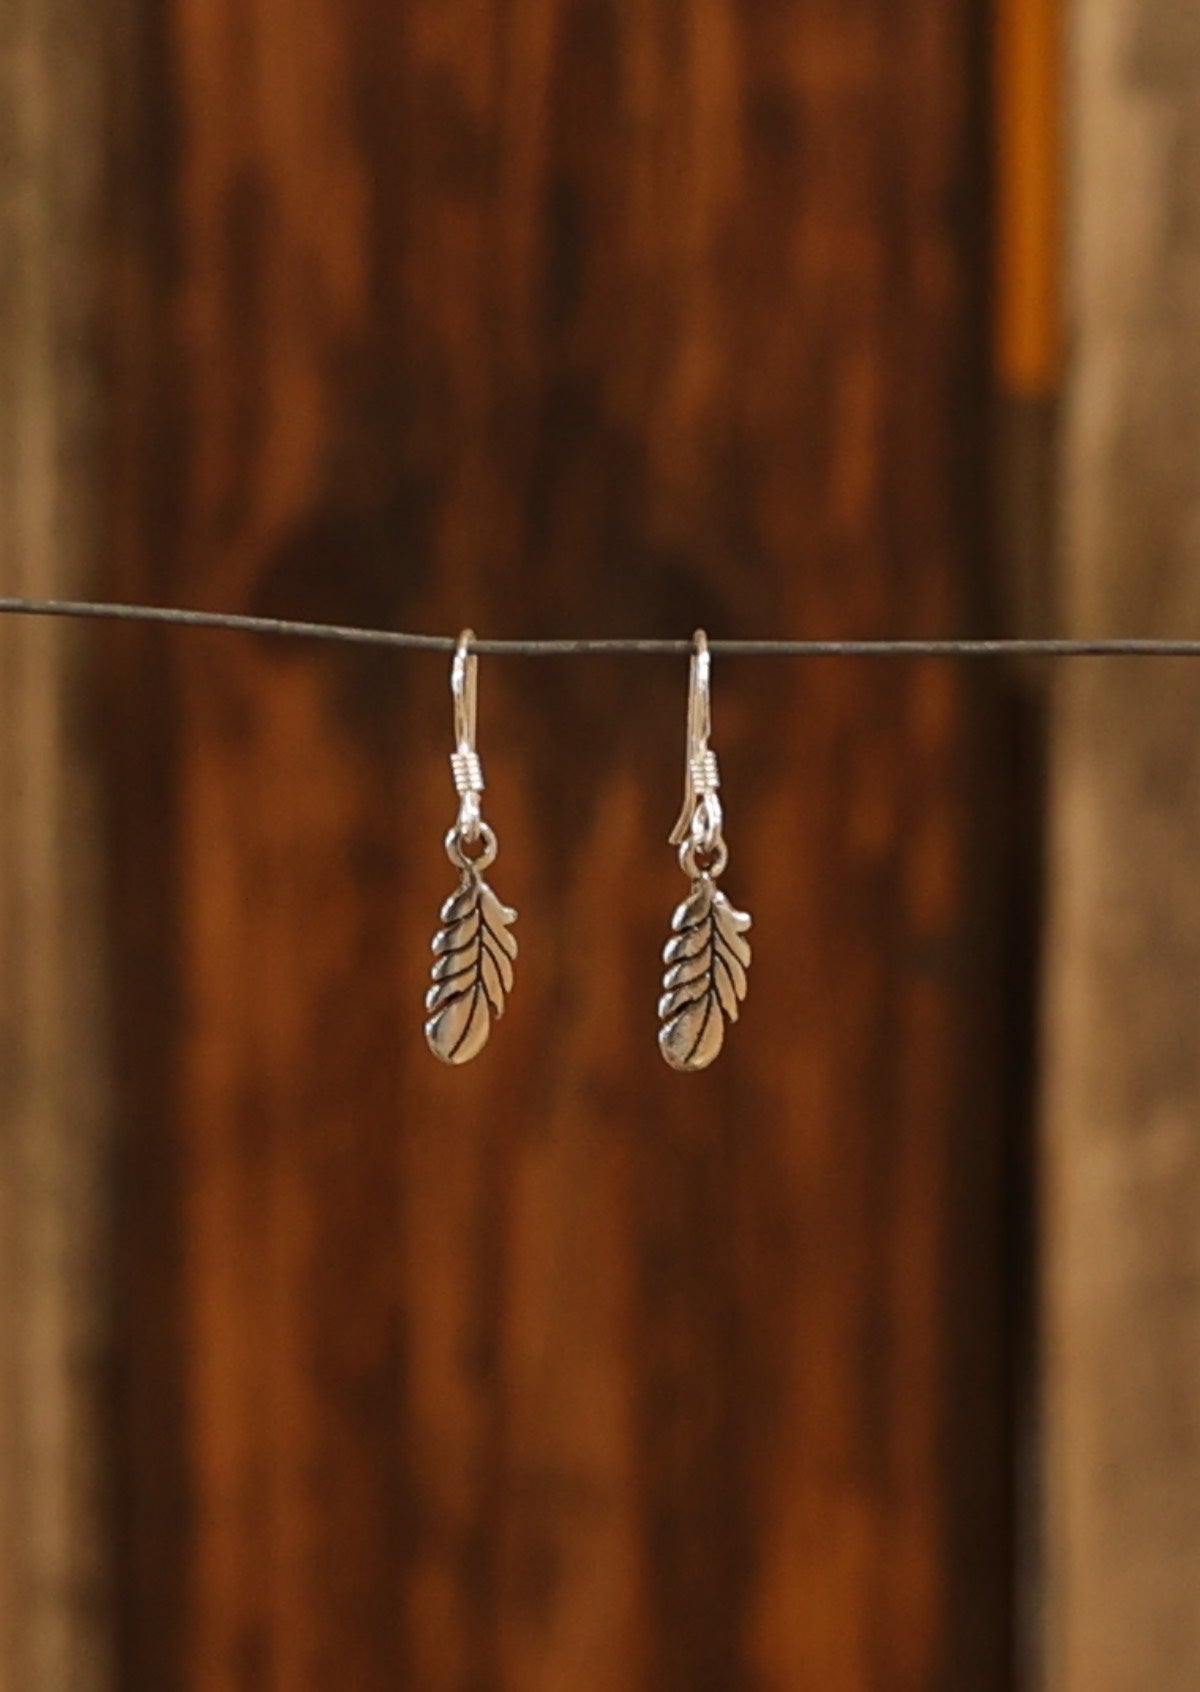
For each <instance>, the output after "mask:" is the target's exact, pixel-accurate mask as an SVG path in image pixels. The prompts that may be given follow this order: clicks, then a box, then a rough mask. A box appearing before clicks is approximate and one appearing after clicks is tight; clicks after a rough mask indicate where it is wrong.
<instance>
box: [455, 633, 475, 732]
mask: <svg viewBox="0 0 1200 1692" xmlns="http://www.w3.org/2000/svg"><path fill="white" fill-rule="evenodd" d="M474 639H475V630H474V629H464V630H463V631H462V633H461V634H460V635H459V637H458V645H457V646H456V647H455V649H454V663H453V664H452V665H451V667H450V692H451V693H452V694H453V696H454V739H455V743H456V746H457V748H458V750H459V751H460V752H473V751H474V750H475V722H476V716H477V713H478V699H479V659H478V658H477V657H476V656H475V654H474V653H473V652H472V651H471V642H472V641H473V640H474Z"/></svg>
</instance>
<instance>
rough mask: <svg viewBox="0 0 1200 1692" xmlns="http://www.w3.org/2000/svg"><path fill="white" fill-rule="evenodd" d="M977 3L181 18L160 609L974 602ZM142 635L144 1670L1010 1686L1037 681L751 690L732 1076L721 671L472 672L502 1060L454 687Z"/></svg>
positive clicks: (499, 1683) (138, 258)
mask: <svg viewBox="0 0 1200 1692" xmlns="http://www.w3.org/2000/svg"><path fill="white" fill-rule="evenodd" d="M979 22H980V17H979V13H978V11H977V9H976V8H975V7H974V6H973V5H971V4H969V3H968V0H934V3H932V4H931V3H930V0H920V3H919V4H918V3H916V0H912V3H909V0H905V3H902V4H899V5H898V4H896V3H895V0H886V3H885V0H854V3H853V4H850V5H845V4H840V5H838V6H836V7H835V6H831V5H825V4H821V3H818V0H807V3H805V4H803V5H799V6H786V7H785V6H782V5H777V4H769V3H768V4H762V3H754V4H751V3H750V0H701V3H698V4H695V5H692V6H690V7H688V8H679V7H677V6H675V5H673V4H666V3H654V4H650V5H646V6H644V7H640V8H628V7H622V6H619V5H616V4H611V3H608V0H512V3H504V4H501V3H499V0H485V3H480V4H475V5H466V4H446V0H418V3H413V4H409V5H406V6H404V7H389V6H385V5H383V4H378V3H374V0H350V3H349V4H347V3H346V0H338V3H337V4H335V3H334V0H306V3H305V4H304V5H303V6H300V7H299V8H297V7H296V6H295V5H294V4H289V5H287V6H284V5H282V4H279V3H278V0H170V3H169V4H166V5H164V6H163V7H161V8H158V9H155V10H154V11H153V12H150V11H147V12H146V13H144V14H142V13H138V12H137V11H136V9H135V10H134V11H133V12H132V13H131V14H130V30H131V44H130V53H129V57H128V60H127V62H129V63H131V64H134V65H135V66H136V65H137V64H139V63H141V65H142V67H143V68H142V70H141V73H140V86H141V87H142V88H143V90H144V91H145V92H144V97H143V98H142V99H140V100H139V99H137V98H133V97H131V98H130V100H129V103H128V108H127V111H126V114H125V119H124V122H125V133H126V135H127V147H128V150H129V151H128V160H127V162H130V163H131V164H132V163H133V162H134V161H138V160H143V159H152V160H154V161H156V166H157V168H156V171H155V174H154V175H153V176H152V177H150V178H149V179H146V178H145V177H142V176H139V174H138V172H137V170H136V169H132V168H131V169H130V171H129V173H128V174H127V175H125V176H124V180H123V186H122V191H121V198H122V204H123V211H122V216H123V219H124V222H123V232H122V238H121V242H120V263H119V264H118V266H117V309H118V314H119V317H120V320H121V323H122V325H123V328H122V336H121V343H120V347H119V349H118V359H117V362H118V368H119V370H120V372H121V388H120V392H121V394H122V396H123V399H122V404H123V408H124V409H123V412H122V417H123V422H122V428H121V431H120V444H119V462H118V476H117V487H118V497H117V506H116V514H115V522H116V534H117V540H118V545H117V549H116V560H115V564H114V581H113V586H114V588H117V589H119V590H120V591H121V592H122V593H128V594H131V595H133V594H137V595H146V596H149V597H153V598H159V599H168V598H169V599H173V600H176V601H185V602H188V603H192V604H203V605H209V606H222V607H233V608H240V609H252V610H255V611H261V612H284V611H286V612H287V613H289V614H293V615H300V616H330V617H336V618H339V619H340V618H355V619H361V620H366V621H371V622H379V623H381V624H388V625H393V626H403V627H413V628H430V629H433V628H437V629H450V630H452V629H456V628H458V627H460V626H461V625H463V624H464V623H466V622H468V621H470V622H471V623H473V624H474V626H475V627H477V628H478V629H479V630H480V631H481V632H483V631H486V632H488V633H489V634H517V633H526V634H539V633H546V634H549V633H552V632H570V631H580V632H588V633H593V634H604V633H630V632H644V633H657V632H662V633H667V632H671V633H677V632H678V631H679V630H683V631H685V632H686V631H688V630H691V629H692V628H694V627H695V626H696V625H697V624H699V623H703V624H706V625H707V626H708V627H709V628H710V629H711V630H713V631H714V632H718V631H719V632H720V633H722V634H735V633H745V634H751V633H763V632H767V631H770V630H774V629H778V630H793V631H797V632H799V631H805V632H811V633H814V634H817V633H829V634H846V635H852V634H883V633H888V632H896V633H898V632H900V631H901V630H904V631H909V632H915V631H920V632H930V633H932V632H938V631H944V632H951V631H958V630H960V629H962V628H964V627H966V626H971V624H972V619H973V618H974V616H975V615H976V612H977V610H978V607H979V606H980V604H981V603H982V602H983V598H984V595H985V592H986V586H987V584H986V582H985V580H984V577H983V567H982V564H981V555H982V554H981V546H980V542H981V538H982V512H981V510H980V503H979V499H978V466H979V465H981V463H982V458H983V455H982V453H981V452H980V451H978V448H979V445H980V443H979V440H978V431H979V428H980V426H981V425H980V421H979V420H980V418H981V416H982V414H983V406H982V404H981V400H982V384H983V377H982V372H983V369H984V367H985V365H986V358H987V335H986V325H985V323H984V320H983V308H982V302H981V288H980V271H979V266H980V260H981V257H982V254H981V242H980V236H979V223H978V218H977V217H976V215H975V213H974V210H973V196H974V195H975V194H976V192H977V188H978V176H977V165H978V153H979V148H978V147H977V146H976V141H975V135H974V120H973V118H972V115H971V112H970V109H969V106H968V99H969V94H968V91H969V90H970V89H971V88H972V87H973V86H977V85H978V81H979V71H980V67H979V65H978V63H977V53H976V47H975V35H976V32H977V27H978V25H979ZM156 32H158V34H157V36H156ZM138 85H139V82H138V78H137V77H135V79H134V86H135V87H136V86H138ZM152 91H153V93H152ZM154 641H155V644H154V647H153V654H154V655H152V649H151V645H150V640H149V638H147V637H143V636H141V635H138V634H136V633H134V632H131V631H123V632H121V633H120V634H119V635H114V637H113V645H112V648H111V650H112V653H113V671H114V683H113V690H112V691H113V699H114V711H115V716H114V726H115V731H116V734H117V737H118V743H119V746H120V753H119V758H118V765H119V767H118V770H117V772H116V781H117V799H116V806H115V819H114V821H115V829H116V834H115V840H116V848H117V851H116V858H117V864H118V886H117V893H118V908H119V912H120V917H119V923H118V928H119V933H120V934H121V936H122V939H123V945H124V952H123V956H124V958H125V960H126V965H125V968H126V974H125V987H126V991H125V994H124V1016H125V1024H124V1029H123V1036H122V1050H123V1052H124V1054H125V1056H124V1065H125V1067H124V1071H123V1073H124V1077H125V1083H124V1084H125V1088H126V1093H125V1099H126V1107H125V1110H124V1120H125V1122H126V1125H127V1146H128V1166H127V1180H126V1194H127V1208H126V1213H125V1226H124V1229H123V1239H124V1259H123V1284H124V1286H125V1288H126V1291H127V1303H126V1312H127V1321H126V1328H125V1350H124V1356H125V1364H124V1367H123V1371H122V1382H123V1386H122V1400H121V1402H122V1409H123V1425H124V1427H125V1429H126V1430H127V1431H126V1436H125V1437H126V1478H127V1487H126V1494H125V1495H126V1497H127V1499H128V1500H129V1506H128V1511H127V1516H126V1525H125V1534H126V1538H125V1555H124V1567H125V1571H126V1585H125V1617H126V1629H125V1653H126V1664H127V1679H128V1684H129V1686H130V1687H136V1688H139V1689H140V1688H143V1687H144V1688H147V1689H148V1688H151V1687H153V1689H154V1692H178V1689H182V1688H187V1689H200V1688H203V1689H204V1692H218V1689H220V1692H226V1689H229V1692H233V1689H235V1688H236V1689H239V1692H251V1689H256V1692H257V1689H260V1688H261V1689H266V1688H270V1689H271V1692H300V1689H305V1692H307V1689H310V1688H311V1689H317V1688H324V1687H328V1686H330V1685H333V1684H337V1685H345V1686H352V1687H354V1688H355V1692H374V1689H376V1688H379V1689H382V1688H385V1687H386V1688H389V1689H392V1688H395V1687H396V1686H397V1685H402V1686H404V1687H406V1688H412V1689H414V1692H418V1689H419V1692H468V1689H471V1692H476V1689H483V1688H491V1687H495V1688H501V1687H503V1688H513V1689H514V1692H515V1689H516V1688H520V1689H521V1692H539V1689H545V1692H551V1689H553V1692H562V1689H563V1688H567V1687H570V1688H571V1689H572V1692H615V1689H617V1688H622V1689H626V1688H647V1689H649V1688H651V1687H653V1688H655V1689H656V1692H660V1689H661V1692H673V1689H680V1692H682V1689H683V1688H685V1687H686V1688H687V1689H688V1692H706V1689H709V1692H729V1689H730V1688H747V1689H750V1688H753V1689H755V1692H785V1689H788V1692H790V1689H794V1688H799V1687H807V1686H820V1687H822V1688H823V1689H828V1692H841V1689H846V1692H851V1689H858V1688H863V1689H866V1688H871V1689H884V1688H886V1689H889V1692H890V1689H893V1688H894V1689H896V1692H900V1689H913V1692H916V1689H918V1688H920V1689H926V1688H942V1687H945V1688H954V1689H956V1692H958V1689H961V1688H962V1687H964V1686H970V1687H972V1689H973V1692H974V1689H979V1692H988V1689H990V1688H993V1687H999V1686H1002V1685H1004V1684H1005V1673H1006V1669H1005V1663H1006V1649H1005V1646H1006V1630H1005V1606H1006V1598H1005V1591H1006V1567H1007V1563H1006V1559H1007V1520H1006V1506H1005V1496H1006V1484H1007V1477H1006V1472H1005V1463H1006V1457H1007V1446H1006V1435H1005V1410H1004V1391H1005V1379H1004V1356H1005V1341H1004V1336H1003V1323H1002V1314H1003V1313H1002V1308H1001V1276H1002V1270H1003V1263H1002V1243H1001V1238H1000V1225H1001V1207H1002V1203H1003V1197H1002V1193H1003V1186H1002V1182H1001V1180H1000V1178H999V1177H1000V1174H1001V1171H1002V1159H1001V1153H1000V1138H1001V1115H1002V1111H1001V1105H1000V1102H999V1095H1000V1091H1001V1089H1000V1087H999V1081H998V1077H999V1071H1000V1065H999V1041H998V1033H997V1028H996V1019H995V1017H994V1015H993V1014H992V1006H991V1004H990V999H991V997H992V988H993V984H994V965H995V952H994V948H993V946H992V939H991V938H990V937H992V936H994V933H995V927H996V923H997V920H998V918H999V917H1000V916H1001V914H1002V912H1003V908H1004V907H1003V899H1004V876H1003V864H1002V859H1003V852H1002V850H1001V845H1002V841H1003V831H1002V827H994V826H993V825H995V824H997V816H996V815H995V814H993V811H992V806H993V804H994V803H995V801H996V800H997V799H998V797H999V793H1000V787H1001V785H1002V776H1001V774H1000V773H999V772H1000V765H999V764H997V763H996V762H995V761H994V755H995V753H996V751H997V748H998V746H999V744H1000V742H999V738H998V736H999V730H998V719H997V712H996V709H995V702H994V700H992V699H989V697H988V696H986V695H985V694H984V693H983V691H982V682H980V683H979V684H978V685H976V684H975V683H974V681H973V680H972V679H971V678H969V677H968V676H967V675H965V674H963V673H961V672H959V671H956V670H953V669H950V668H947V667H940V668H939V667H936V666H896V667H884V666H876V667H873V668H868V667H855V666H851V665H840V666H833V665H829V666H825V667H820V666H815V665H814V666H812V667H808V668H805V667H802V666H800V665H796V664H782V663H781V664H778V665H771V664H767V663H758V664H753V663H743V664H738V665H735V664H733V663H730V664H728V665H726V666H724V667H722V666H718V667H717V673H716V678H715V689H716V705H715V710H716V736H715V744H716V745H717V746H718V747H719V749H720V751H721V754H722V758H723V762H724V767H725V774H726V796H727V809H728V828H727V833H728V838H729V842H730V847H731V852H732V857H731V863H730V868H729V871H728V873H727V876H726V878H725V885H726V887H727V889H728V891H729V893H730V896H731V897H732V898H734V899H735V901H736V902H739V903H741V902H744V903H745V904H746V905H748V906H749V907H750V908H752V909H753V910H754V912H755V918H756V929H755V936H756V944H755V967H754V981H753V985H752V988H751V993H750V997H749V999H748V1002H747V1006H746V1009H745V1013H744V1016H743V1018H742V1020H741V1022H740V1023H739V1025H738V1029H737V1039H736V1040H733V1039H731V1040H730V1041H729V1043H728V1049H727V1051H726V1052H725V1053H723V1054H722V1058H721V1061H720V1063H719V1064H718V1065H717V1066H715V1067H714V1069H713V1070H712V1071H710V1072H709V1073H708V1074H707V1075H706V1076H705V1077H703V1078H694V1077H680V1076H678V1075H675V1074H673V1073H671V1072H670V1071H668V1070H667V1069H666V1067H665V1066H664V1065H663V1063H662V1060H661V1058H660V1056H659V1053H658V1050H657V1045H656V1040H655V1034H656V1022H655V1015H654V1007H655V999H656V995H657V983H658V974H659V953H660V948H661V943H662V933H663V929H664V925H665V923H666V922H667V921H668V920H669V916H670V912H671V910H672V909H673V908H674V906H675V905H676V903H677V902H678V900H679V899H680V897H682V895H683V893H684V892H685V891H686V884H685V882H684V881H683V878H682V877H681V876H680V875H679V873H678V869H677V866H676V865H675V863H674V858H673V853H672V852H671V850H670V848H669V847H668V846H667V844H666V834H667V831H668V829H669V827H670V823H671V820H672V816H673V813H674V808H675V804H676V801H677V788H678V778H679V760H680V755H681V740H682V733H683V727H684V692H685V677H686V666H685V665H683V664H667V663H659V662H650V661H642V662H629V661H628V660H624V661H619V660H599V659H597V660H592V661H589V662H582V661H579V662H570V661H562V662H551V661H548V660H541V661H539V662H533V661H518V660H511V661H508V662H505V663H503V664H502V663H499V662H492V663H489V662H487V661H486V660H485V661H484V663H483V665H482V669H481V701H480V745H481V751H482V753H483V756H484V760H485V764H486V766H487V770H488V777H489V783H490V785H489V790H488V814H489V817H490V819H491V821H492V822H493V824H494V825H495V827H496V828H497V831H498V833H499V837H500V842H501V856H500V860H499V863H498V865H497V868H496V871H495V877H496V884H497V886H502V887H503V890H504V897H505V899H506V900H509V901H511V903H512V904H513V905H515V906H516V907H517V909H519V910H520V912H521V958H520V973H519V978H518V980H517V983H516V986H515V988H514V992H513V995H512V998H511V1001H510V1003H509V1007H508V1010H507V1012H506V1015H505V1017H504V1021H503V1023H502V1024H501V1025H499V1026H497V1028H496V1029H495V1030H494V1032H493V1038H492V1040H491V1042H490V1044H489V1047H488V1051H487V1053H486V1054H485V1055H484V1057H482V1058H481V1059H480V1060H479V1061H478V1062H477V1063H475V1064H473V1065H471V1066H469V1067H467V1068H465V1069H464V1070H462V1071H460V1072H456V1073H453V1074H450V1073H448V1072H446V1071H445V1070H444V1069H443V1068H441V1066H439V1065H438V1064H436V1063H435V1062H434V1061H433V1060H432V1059H431V1058H430V1055H429V1053H428V1051H427V1050H426V1047H425V1041H424V1038H423V1035H422V1020H423V1017H422V1009H421V1005H422V995H423V989H424V984H425V978H426V973H427V967H428V955H427V951H426V944H427V936H428V934H429V932H430V931H431V926H432V924H433V923H434V922H435V920H436V913H437V911H438V908H439V905H440V904H441V902H442V900H443V898H444V896H445V892H446V864H445V861H444V858H443V856H442V851H441V836H442V833H443V831H444V829H445V827H446V826H447V824H448V823H449V821H450V820H451V818H452V815H453V794H452V790H451V787H450V781H449V776H448V773H447V769H446V764H445V754H446V753H447V752H448V750H449V728H450V723H449V697H448V691H447V686H446V683H447V676H446V674H445V667H444V666H443V665H442V664H441V663H440V662H437V661H434V660H431V659H425V658H414V659H412V660H408V659H405V660H404V661H403V662H397V661H395V660H394V659H391V658H384V657H379V656H374V655H364V654H362V653H349V654H346V655H341V654H338V653H336V652H324V653H312V652H310V651H307V650H305V651H301V650H299V649H297V650H291V651H289V650H288V649H286V648H279V647H275V648H268V646H267V645H266V644H255V643H252V642H248V641H245V640H233V639H229V638H227V637H207V636H201V637H188V638H181V639H179V640H178V641H167V640H166V639H164V638H163V637H161V636H155V637H154ZM993 770H995V771H996V773H995V774H992V773H991V772H992V771H993ZM985 772H987V773H985ZM148 1044H149V1045H150V1046H151V1047H152V1050H151V1051H150V1052H149V1054H147V1053H146V1047H147V1045H148Z"/></svg>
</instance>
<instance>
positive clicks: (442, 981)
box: [425, 629, 517, 1064]
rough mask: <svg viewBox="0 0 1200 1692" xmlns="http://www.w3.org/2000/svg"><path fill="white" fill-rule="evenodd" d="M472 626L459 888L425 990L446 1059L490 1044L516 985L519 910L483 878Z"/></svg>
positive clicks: (458, 658)
mask: <svg viewBox="0 0 1200 1692" xmlns="http://www.w3.org/2000/svg"><path fill="white" fill-rule="evenodd" d="M474 639H475V635H474V632H473V631H472V630H471V629H464V630H463V632H462V634H461V635H460V636H459V641H458V646H457V648H456V650H455V653H454V663H453V665H452V666H451V671H450V691H451V693H452V694H453V696H454V740H455V748H454V751H453V753H452V754H451V757H450V768H451V771H452V772H453V775H454V786H455V789H456V791H457V793H458V799H459V804H458V817H457V819H456V820H455V823H454V826H453V828H451V830H450V832H449V833H448V834H447V836H446V856H447V857H448V858H449V859H450V862H451V863H452V864H453V865H454V867H455V868H456V869H457V870H458V871H459V872H460V876H461V879H460V881H459V884H458V889H457V891H456V892H454V893H452V894H451V895H450V897H449V898H448V899H447V900H446V903H445V904H444V905H443V906H442V926H441V927H440V928H439V929H438V931H437V933H436V934H435V935H434V937H433V953H434V958H433V972H432V973H433V985H432V986H431V987H430V989H429V991H428V993H427V994H426V995H425V1009H426V1011H427V1012H428V1013H429V1020H428V1021H427V1022H426V1024H425V1038H426V1040H428V1042H429V1048H430V1050H431V1051H432V1052H433V1054H434V1056H435V1057H439V1058H441V1060H442V1062H443V1063H453V1064H459V1063H468V1062H469V1061H470V1060H471V1059H472V1058H473V1057H475V1056H476V1055H477V1054H478V1053H479V1052H481V1051H482V1050H483V1048H484V1046H485V1045H486V1044H487V1039H488V1035H489V1034H490V1033H491V1031H492V1018H493V1017H494V1016H503V1014H504V1002H505V999H506V997H507V995H508V994H509V993H511V991H512V984H513V959H514V958H515V957H516V955H517V942H516V938H515V936H514V935H513V934H512V933H511V932H510V929H511V925H512V924H513V923H514V922H515V921H516V920H517V913H516V911H514V910H512V909H511V908H510V907H509V906H508V905H502V904H501V903H500V901H499V899H497V897H496V895H495V894H494V893H493V892H492V890H491V888H490V887H489V886H488V884H487V882H486V881H485V880H484V879H483V872H484V871H485V870H486V869H488V868H489V867H490V866H491V864H492V863H493V862H494V861H495V858H496V852H497V850H498V846H497V841H496V834H495V830H494V829H492V828H491V827H490V826H489V825H488V824H487V823H486V822H485V821H484V820H483V811H482V808H481V806H480V803H479V800H480V795H481V794H482V792H483V788H484V781H483V766H482V764H481V763H480V761H479V754H478V752H476V750H475V718H476V710H477V699H478V673H479V660H478V658H477V657H475V655H474V654H473V653H472V651H471V642H472V641H473V640H474Z"/></svg>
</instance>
